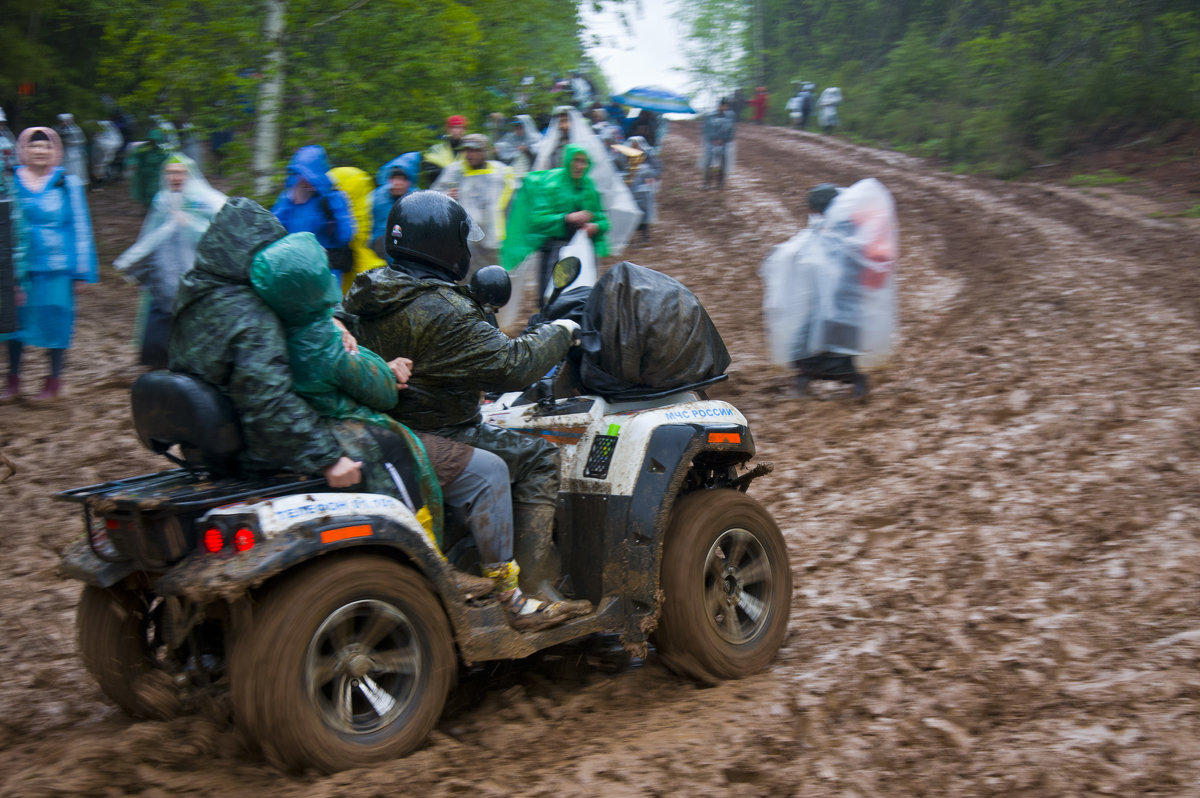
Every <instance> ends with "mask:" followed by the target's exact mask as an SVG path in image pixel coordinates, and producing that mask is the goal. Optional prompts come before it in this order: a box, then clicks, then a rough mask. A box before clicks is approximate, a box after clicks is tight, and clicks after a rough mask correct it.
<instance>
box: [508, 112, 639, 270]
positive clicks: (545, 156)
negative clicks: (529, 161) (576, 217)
mask: <svg viewBox="0 0 1200 798" xmlns="http://www.w3.org/2000/svg"><path fill="white" fill-rule="evenodd" d="M562 113H566V114H567V116H568V118H569V119H570V122H571V125H570V128H569V133H568V135H569V136H570V143H571V144H578V145H579V146H581V147H583V148H584V149H585V150H587V154H588V157H589V158H591V159H592V165H591V168H590V169H589V170H588V177H590V178H591V179H592V183H594V184H595V186H596V190H597V191H598V192H600V200H601V202H603V203H604V213H605V214H607V215H608V233H607V234H606V235H605V238H606V239H607V241H608V251H609V254H610V255H612V256H614V257H615V256H618V255H620V254H621V253H622V252H623V251H624V250H625V247H626V246H627V245H628V244H629V239H631V238H632V237H633V233H634V231H635V230H637V227H638V224H640V223H641V221H642V212H641V210H640V209H639V208H638V206H637V202H635V201H634V199H633V194H632V193H631V192H630V190H629V186H627V185H625V181H624V180H622V179H621V176H620V175H619V174H617V170H616V169H615V168H614V167H613V163H612V156H611V151H610V150H609V148H608V145H606V144H605V143H604V142H603V141H601V140H600V137H599V136H597V135H596V133H595V131H593V130H592V126H591V125H590V124H588V121H587V120H586V119H584V118H583V114H581V113H579V109H577V108H574V107H572V106H569V105H563V106H559V107H558V108H555V109H554V115H553V116H552V117H551V121H550V128H549V129H548V130H547V131H546V134H545V136H544V137H543V138H542V141H541V144H539V145H538V152H537V158H536V159H535V160H534V162H533V170H532V171H535V172H536V171H541V170H544V169H557V168H558V167H560V166H563V164H561V163H552V161H553V158H554V155H555V153H558V154H559V156H560V157H561V154H562V148H560V147H559V143H560V139H561V138H562V134H561V133H560V132H559V129H558V117H559V115H560V114H562Z"/></svg>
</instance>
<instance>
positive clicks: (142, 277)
mask: <svg viewBox="0 0 1200 798" xmlns="http://www.w3.org/2000/svg"><path fill="white" fill-rule="evenodd" d="M224 204H225V195H224V194H222V193H221V192H220V191H217V190H216V189H215V188H213V187H212V186H210V185H209V184H208V181H207V180H205V179H204V176H203V175H202V174H200V170H199V169H198V168H197V166H196V164H195V162H194V161H192V159H190V158H188V157H187V156H185V155H178V154H177V155H172V156H171V157H170V158H169V159H168V160H167V163H166V165H165V166H164V167H163V171H162V178H161V183H160V188H159V190H158V193H156V194H155V195H154V200H153V201H152V202H151V204H150V212H149V213H147V214H146V220H145V221H144V222H142V230H141V232H140V233H139V234H138V238H137V241H135V242H134V244H133V246H131V247H130V248H129V249H127V250H125V251H124V252H122V253H121V254H120V255H119V256H118V257H117V259H116V260H115V261H114V262H113V266H114V268H116V269H117V271H119V272H122V273H124V275H125V276H126V278H127V279H130V280H133V281H136V282H137V283H138V284H139V285H141V287H142V289H143V291H144V296H145V298H146V300H147V301H146V302H145V303H144V307H145V310H144V314H143V318H144V320H143V324H142V330H141V358H140V362H141V364H142V365H143V366H149V367H150V368H152V369H165V368H166V367H167V336H168V333H169V332H170V328H171V312H172V310H174V308H175V294H176V293H177V292H178V290H179V279H180V278H181V277H183V275H184V274H185V273H186V272H187V271H188V270H189V269H191V268H192V264H193V263H194V262H195V260H196V247H197V245H198V244H199V243H200V238H201V237H202V236H203V235H204V233H205V231H207V230H208V225H209V223H211V222H212V219H213V217H214V216H216V215H217V211H219V210H220V209H221V206H222V205H224Z"/></svg>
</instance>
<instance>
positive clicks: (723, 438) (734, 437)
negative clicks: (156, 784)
mask: <svg viewBox="0 0 1200 798" xmlns="http://www.w3.org/2000/svg"><path fill="white" fill-rule="evenodd" d="M708 442H709V443H741V442H742V433H740V432H710V433H708Z"/></svg>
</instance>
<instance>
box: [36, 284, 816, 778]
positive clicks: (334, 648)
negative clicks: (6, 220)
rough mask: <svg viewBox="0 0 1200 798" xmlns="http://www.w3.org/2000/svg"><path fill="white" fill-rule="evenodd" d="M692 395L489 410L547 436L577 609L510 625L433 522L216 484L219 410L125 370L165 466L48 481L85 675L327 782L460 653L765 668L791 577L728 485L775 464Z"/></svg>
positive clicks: (523, 401) (468, 553) (307, 495)
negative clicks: (563, 653) (71, 583)
mask: <svg viewBox="0 0 1200 798" xmlns="http://www.w3.org/2000/svg"><path fill="white" fill-rule="evenodd" d="M565 279H567V278H563V277H561V276H560V274H559V270H556V274H555V285H556V286H558V285H560V284H564V283H563V281H564V280H565ZM568 281H569V280H568ZM719 379H724V377H721V378H719ZM713 381H716V380H713ZM705 387H706V385H704V384H697V385H688V386H682V387H679V388H676V389H672V390H670V391H664V392H661V393H657V394H647V395H645V396H643V397H641V398H639V399H637V400H634V401H620V402H617V401H608V400H606V399H605V398H603V397H600V396H572V397H570V398H564V399H556V398H554V396H553V395H552V394H548V392H547V391H546V390H545V389H534V388H531V389H530V390H529V391H527V392H525V394H508V395H504V396H501V397H498V398H496V400H495V401H493V402H491V403H490V404H489V405H486V406H485V410H486V417H487V420H488V421H490V422H491V423H494V424H500V425H503V426H507V427H510V428H513V429H516V430H519V431H521V432H524V433H526V434H529V435H538V436H542V437H545V438H547V439H549V440H551V441H554V442H555V443H557V444H558V445H559V447H560V451H561V453H562V466H561V488H560V493H559V498H558V511H557V517H556V540H557V546H558V547H559V550H560V553H561V557H562V562H563V570H564V572H565V574H566V575H567V579H566V580H565V581H564V583H563V584H562V587H564V588H565V589H568V590H571V591H573V593H574V595H575V596H576V597H577V598H586V599H589V600H591V601H592V603H593V604H594V605H595V611H594V612H593V613H592V614H590V615H586V616H583V617H580V618H575V619H572V620H569V621H566V622H564V623H563V624H562V625H561V626H557V627H555V628H551V629H546V630H542V631H536V632H518V631H515V630H514V629H513V628H511V626H510V625H509V622H508V617H507V611H506V610H505V609H504V608H503V607H502V606H501V605H500V604H499V603H498V602H497V601H495V600H494V599H491V598H488V597H483V598H480V597H479V596H476V595H472V594H471V593H470V592H469V591H466V590H460V588H459V587H458V586H457V585H458V583H456V580H455V578H454V574H455V569H454V567H453V566H454V565H456V564H457V565H461V566H462V567H467V566H466V565H465V563H467V562H469V561H470V560H471V558H472V557H474V556H475V555H474V551H473V546H472V545H471V542H470V538H469V536H467V535H466V534H465V530H464V529H463V528H461V524H459V525H456V524H455V523H454V522H453V520H452V519H448V520H447V522H446V524H445V528H444V529H442V530H439V531H440V532H441V536H440V541H438V540H437V537H436V536H434V537H433V538H431V536H430V534H428V533H427V531H426V528H425V527H423V526H422V524H421V523H420V522H418V520H417V518H416V517H415V516H414V513H413V511H412V509H411V508H410V507H408V506H406V505H405V504H404V503H403V502H401V501H398V500H396V499H393V498H390V497H385V496H380V495H373V494H363V493H355V492H352V491H336V490H334V489H331V488H330V487H328V486H327V485H326V484H325V481H324V480H323V479H320V478H312V477H307V476H302V475H297V474H280V475H277V476H274V477H271V478H267V479H252V480H247V479H239V478H237V477H234V476H227V474H229V473H231V470H230V466H231V460H232V458H234V457H235V456H236V454H237V451H238V449H239V447H240V445H241V441H240V437H239V434H238V428H237V424H236V418H235V416H234V413H233V410H232V406H231V405H230V404H229V403H228V400H226V399H225V398H224V397H223V396H222V395H220V394H219V393H218V392H217V391H216V390H215V389H213V388H212V387H211V386H208V385H206V384H204V383H202V382H200V381H199V380H197V379H195V378H193V377H190V376H187V375H183V374H177V373H172V372H154V373H151V374H148V375H144V376H143V377H142V378H140V379H139V380H138V382H137V383H136V384H135V385H134V387H133V391H132V404H133V415H134V421H135V427H136V429H137V431H138V435H139V438H140V439H141V440H142V441H143V443H145V444H147V445H148V446H150V447H151V448H152V449H154V450H155V451H156V452H159V453H163V454H165V455H166V456H168V457H170V458H172V459H173V460H175V461H176V462H177V464H178V465H179V466H180V467H179V468H176V469H172V470H168V471H162V472H159V473H154V474H147V475H144V476H138V477H133V478H129V479H123V480H117V481H114V482H108V483H105V484H100V485H92V486H88V487H82V488H76V489H73V490H68V491H64V492H62V493H59V494H57V498H59V499H63V500H66V501H73V502H78V503H80V504H82V505H83V516H84V526H85V529H86V534H85V535H84V536H83V537H82V538H81V539H80V540H78V541H77V542H76V543H75V544H73V545H72V546H70V547H69V548H68V549H67V550H66V551H65V552H64V555H63V561H62V569H63V572H64V573H65V574H66V575H67V576H68V577H71V578H74V579H78V580H80V581H82V582H84V585H85V586H84V588H83V592H82V594H81V596H80V601H79V607H78V613H77V627H78V642H79V648H80V653H81V655H82V659H83V661H84V664H85V665H86V667H87V669H88V671H89V672H90V673H91V674H92V676H93V677H94V678H95V679H96V681H97V682H98V683H99V685H100V687H101V689H102V690H103V691H104V693H105V694H106V695H107V696H108V697H109V698H110V699H111V700H112V701H113V702H115V703H116V704H117V705H118V706H119V707H120V708H121V709H123V710H124V711H125V712H127V713H128V714H130V715H132V716H134V717H137V718H165V717H170V716H172V715H174V714H176V713H178V712H180V711H186V710H188V709H190V708H193V707H195V706H196V705H198V704H200V703H201V702H203V701H204V700H205V699H206V698H211V697H212V696H213V695H214V694H221V693H224V692H226V691H228V693H229V695H230V698H231V704H232V711H233V716H234V721H235V723H236V725H237V726H238V727H239V728H240V729H241V730H242V732H243V733H244V736H245V738H246V739H247V740H248V741H250V742H252V743H253V744H256V745H260V746H261V747H262V749H263V752H264V753H265V754H266V755H267V757H268V758H269V759H270V760H272V761H273V762H275V763H277V764H279V765H281V766H284V767H289V768H308V767H312V768H317V769H319V770H323V771H335V770H340V769H345V768H351V767H359V766H364V765H369V764H371V763H374V762H379V761H382V760H387V759H391V758H395V757H398V756H402V755H404V754H407V753H408V752H410V751H412V750H413V749H415V748H416V747H417V746H419V745H420V744H421V743H422V741H423V740H424V739H425V737H426V736H427V735H428V734H429V732H430V731H431V730H432V729H433V727H434V725H435V724H436V723H437V721H438V719H439V716H440V715H441V712H442V709H443V706H444V703H445V701H446V698H447V695H448V693H449V691H450V690H451V688H452V687H453V684H454V682H455V678H456V675H457V668H458V665H459V663H463V664H467V665H469V664H473V663H479V662H485V661H489V660H502V659H517V658H523V657H526V656H529V655H531V654H533V653H535V652H537V651H539V650H542V649H545V648H547V647H550V646H554V645H557V644H561V643H564V642H567V641H573V640H578V639H581V638H584V637H587V636H590V635H595V634H598V633H607V634H615V635H618V636H619V638H620V640H621V642H622V643H623V644H624V646H625V647H626V648H628V649H630V650H633V651H637V652H644V651H645V650H646V648H647V644H648V643H651V642H652V643H653V644H654V645H655V646H656V649H657V651H658V653H659V654H660V655H661V657H662V658H663V660H664V661H665V662H666V663H667V664H668V665H669V666H670V667H671V668H673V669H674V670H676V671H677V672H679V673H681V674H684V675H687V676H690V677H694V678H697V679H700V680H704V681H708V682H712V681H716V680H720V679H730V678H739V677H743V676H746V675H748V674H751V673H755V672H757V671H760V670H762V669H764V668H765V667H766V666H767V665H768V664H769V663H770V661H771V660H772V659H773V658H774V656H775V654H776V652H777V650H778V648H779V646H780V644H781V642H782V640H783V637H784V633H785V631H786V627H787V621H788V614H789V607H790V600H791V585H792V581H791V572H790V570H789V567H788V556H787V551H786V548H785V545H784V540H783V537H782V535H781V534H780V531H779V528H778V527H777V526H776V524H775V522H774V521H773V520H772V519H771V517H770V515H768V514H767V512H766V511H765V510H764V509H763V508H762V506H761V505H759V504H758V503H757V502H756V501H754V500H753V499H751V498H750V497H749V496H747V495H746V490H747V488H748V487H749V486H750V483H751V481H752V480H754V479H755V478H757V477H759V476H762V475H763V474H766V473H768V472H769V471H770V470H771V468H770V466H769V465H757V466H755V467H753V468H747V463H748V462H749V461H750V459H751V458H752V457H753V456H754V443H753V439H752V437H751V434H750V429H749V425H748V424H747V422H746V419H745V417H744V416H742V414H741V413H740V412H738V410H737V409H736V408H734V407H732V406H731V405H729V404H727V403H725V402H722V401H713V400H709V399H707V398H706V396H705V393H704V389H705ZM174 445H178V446H179V454H178V455H176V454H173V451H174V450H172V449H170V447H172V446H174ZM435 541H436V542H435ZM439 544H440V545H439Z"/></svg>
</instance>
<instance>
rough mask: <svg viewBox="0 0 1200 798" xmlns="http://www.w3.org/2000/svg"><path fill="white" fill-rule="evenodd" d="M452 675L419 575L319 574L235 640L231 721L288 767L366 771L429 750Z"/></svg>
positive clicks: (360, 565)
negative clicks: (427, 739) (422, 748)
mask: <svg viewBox="0 0 1200 798" xmlns="http://www.w3.org/2000/svg"><path fill="white" fill-rule="evenodd" d="M455 668H456V662H455V655H454V643H453V638H452V636H451V632H450V626H449V623H448V622H447V620H446V615H445V613H444V612H443V611H442V607H441V604H439V603H438V600H437V598H436V597H435V596H434V594H433V591H432V590H431V589H430V587H429V586H428V583H427V582H426V581H425V579H424V578H423V577H422V576H421V575H420V574H419V573H417V572H416V571H414V570H413V569H411V568H406V567H404V566H402V565H399V564H397V563H395V562H392V561H391V560H388V559H385V558H382V557H374V556H359V557H352V558H348V559H343V560H337V561H334V562H332V563H329V564H318V565H314V566H312V567H311V568H310V569H309V570H306V571H303V572H301V573H300V574H298V575H297V576H296V577H294V578H292V579H290V580H288V581H286V582H284V583H283V584H281V585H279V586H278V587H277V588H276V589H275V590H273V591H272V592H271V593H269V594H268V595H267V597H266V600H265V601H263V603H262V604H261V605H260V607H259V608H258V609H257V610H256V612H255V619H254V621H253V623H252V624H251V626H250V629H248V630H247V633H246V634H244V635H241V636H240V637H239V639H238V640H236V641H235V642H234V654H233V658H232V660H231V664H230V682H231V686H232V693H233V711H234V718H235V720H236V722H237V725H238V726H239V728H241V729H242V731H243V732H244V733H245V734H247V735H248V736H249V738H250V740H251V741H252V742H254V743H257V744H259V745H261V746H262V749H263V751H264V753H265V754H266V755H267V758H268V759H270V760H272V761H273V762H275V763H276V764H277V765H280V766H282V767H285V768H306V767H312V768H316V769H318V770H322V771H325V772H333V771H337V770H344V769H346V768H353V767H360V766H364V765H369V764H373V763H376V762H380V761H383V760H388V759H394V758H396V757H399V756H403V755H404V754H407V753H409V752H410V751H412V750H413V749H415V748H416V747H417V746H418V745H420V744H421V743H422V742H423V741H424V740H425V737H426V736H427V735H428V734H429V732H430V731H431V730H432V729H433V727H434V725H435V724H436V723H437V721H438V718H439V717H440V716H441V713H442V707H443V706H444V705H445V703H446V695H447V693H448V692H449V690H450V687H451V685H452V683H453V680H454V677H455Z"/></svg>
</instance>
